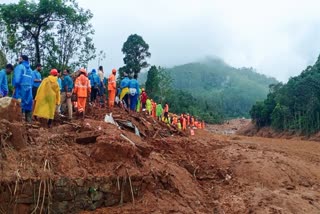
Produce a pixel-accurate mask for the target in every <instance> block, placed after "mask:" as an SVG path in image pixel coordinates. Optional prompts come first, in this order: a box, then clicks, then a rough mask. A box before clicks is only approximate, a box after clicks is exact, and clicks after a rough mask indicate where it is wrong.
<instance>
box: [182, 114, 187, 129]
mask: <svg viewBox="0 0 320 214" xmlns="http://www.w3.org/2000/svg"><path fill="white" fill-rule="evenodd" d="M182 130H187V119H186V118H185V117H184V116H182Z"/></svg>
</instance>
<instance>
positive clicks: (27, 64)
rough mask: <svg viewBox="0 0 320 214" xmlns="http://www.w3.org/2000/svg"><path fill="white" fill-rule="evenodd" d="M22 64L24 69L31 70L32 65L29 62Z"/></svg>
mask: <svg viewBox="0 0 320 214" xmlns="http://www.w3.org/2000/svg"><path fill="white" fill-rule="evenodd" d="M21 64H22V65H24V67H26V69H30V64H29V62H28V61H22V63H21Z"/></svg>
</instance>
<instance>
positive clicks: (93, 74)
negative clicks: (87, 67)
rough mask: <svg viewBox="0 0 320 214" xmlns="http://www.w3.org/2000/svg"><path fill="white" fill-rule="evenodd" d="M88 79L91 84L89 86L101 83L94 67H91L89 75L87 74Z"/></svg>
mask: <svg viewBox="0 0 320 214" xmlns="http://www.w3.org/2000/svg"><path fill="white" fill-rule="evenodd" d="M89 80H90V84H91V87H92V88H94V87H96V88H98V87H99V85H100V84H101V81H100V78H99V76H98V74H97V71H96V70H95V69H93V70H92V71H91V75H90V76H89Z"/></svg>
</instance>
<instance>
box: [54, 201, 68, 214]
mask: <svg viewBox="0 0 320 214" xmlns="http://www.w3.org/2000/svg"><path fill="white" fill-rule="evenodd" d="M68 204H69V202H67V201H62V202H56V203H53V205H52V207H53V208H54V213H56V214H60V213H61V214H62V213H69V212H68V211H69V210H68Z"/></svg>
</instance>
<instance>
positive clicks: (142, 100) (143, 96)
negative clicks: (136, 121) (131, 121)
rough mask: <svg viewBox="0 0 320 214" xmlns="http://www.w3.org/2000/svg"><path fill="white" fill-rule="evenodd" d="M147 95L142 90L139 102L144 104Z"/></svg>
mask: <svg viewBox="0 0 320 214" xmlns="http://www.w3.org/2000/svg"><path fill="white" fill-rule="evenodd" d="M147 99H148V96H147V93H146V92H145V91H144V92H142V94H141V103H143V104H145V103H146V102H147Z"/></svg>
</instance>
